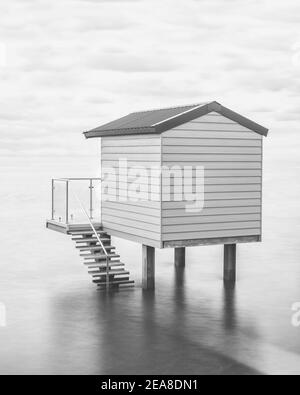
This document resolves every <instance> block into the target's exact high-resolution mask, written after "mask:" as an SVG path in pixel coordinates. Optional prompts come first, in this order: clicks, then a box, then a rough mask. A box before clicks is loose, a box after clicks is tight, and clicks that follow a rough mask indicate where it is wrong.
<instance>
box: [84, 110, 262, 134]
mask: <svg viewBox="0 0 300 395" xmlns="http://www.w3.org/2000/svg"><path fill="white" fill-rule="evenodd" d="M212 111H216V112H218V113H220V114H222V115H224V116H225V117H227V118H229V119H232V120H234V121H235V122H237V123H239V124H241V125H243V126H245V127H247V128H249V129H251V130H253V131H255V132H257V133H259V134H262V135H265V136H266V135H267V134H268V129H266V128H264V127H263V126H261V125H258V124H257V123H255V122H253V121H251V120H249V119H247V118H245V117H243V116H242V115H239V114H237V113H235V112H233V111H231V110H229V109H228V108H226V107H223V106H222V105H221V104H219V103H217V102H208V103H200V104H193V105H189V106H180V107H171V108H162V109H158V110H150V111H141V112H134V113H131V114H129V115H126V116H125V117H122V118H119V119H117V120H115V121H112V122H109V123H106V124H105V125H102V126H99V127H97V128H95V129H92V130H89V131H88V132H84V134H85V136H86V137H87V138H93V137H104V136H121V135H131V134H151V133H152V134H153V133H163V132H164V131H166V130H170V129H172V128H174V127H176V126H179V125H182V124H184V123H186V122H189V121H191V120H193V119H196V118H198V117H201V116H204V115H206V114H208V113H209V112H212Z"/></svg>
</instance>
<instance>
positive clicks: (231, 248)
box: [224, 244, 236, 283]
mask: <svg viewBox="0 0 300 395" xmlns="http://www.w3.org/2000/svg"><path fill="white" fill-rule="evenodd" d="M224 281H225V282H227V283H228V282H230V283H235V281H236V244H225V245H224Z"/></svg>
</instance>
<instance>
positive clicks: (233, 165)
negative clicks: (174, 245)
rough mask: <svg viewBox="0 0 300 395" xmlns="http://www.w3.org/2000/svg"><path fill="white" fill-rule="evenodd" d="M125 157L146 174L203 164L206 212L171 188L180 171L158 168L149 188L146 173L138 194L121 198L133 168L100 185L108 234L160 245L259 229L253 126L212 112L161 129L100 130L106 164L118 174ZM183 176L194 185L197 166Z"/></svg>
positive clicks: (257, 145)
mask: <svg viewBox="0 0 300 395" xmlns="http://www.w3.org/2000/svg"><path fill="white" fill-rule="evenodd" d="M120 159H126V161H127V164H128V166H129V167H134V168H135V169H141V170H142V169H147V170H148V174H149V171H150V169H153V168H159V167H160V166H161V165H163V166H167V167H168V168H172V167H174V166H180V167H184V166H189V167H193V168H196V167H197V166H203V167H204V178H203V180H202V181H203V183H204V191H205V195H204V196H205V197H204V199H205V203H204V209H203V210H202V211H200V212H196V213H194V212H189V211H187V210H186V207H187V204H188V205H190V204H191V202H187V201H186V200H185V198H184V197H183V198H182V199H180V200H179V201H177V200H176V198H175V196H174V193H173V192H174V190H173V188H174V185H178V183H179V180H181V178H179V179H178V176H177V175H176V174H175V176H174V177H173V178H172V179H171V180H169V178H168V177H169V174H168V173H169V172H168V171H167V170H163V171H162V174H161V176H160V175H159V173H157V174H155V173H153V175H152V180H151V188H150V186H149V180H148V178H147V176H142V177H140V178H139V184H140V187H141V192H140V193H139V198H138V199H137V200H135V201H133V200H131V199H127V200H126V201H120V200H117V201H115V199H114V197H115V196H116V195H117V196H118V195H119V194H121V195H122V194H124V193H127V192H126V191H128V189H129V191H130V190H131V187H132V182H133V181H134V179H135V178H134V176H132V177H131V176H130V177H129V178H128V181H127V182H126V183H124V182H123V183H121V184H118V185H110V188H109V190H106V193H105V194H104V190H103V191H102V194H103V196H104V195H105V197H106V199H102V222H103V226H104V229H105V230H106V231H108V232H109V233H110V234H112V235H115V236H119V237H123V238H125V239H128V240H132V241H136V242H139V243H144V244H147V245H150V246H153V247H157V248H160V247H162V246H163V243H164V242H167V243H169V242H176V241H182V242H185V241H186V242H187V243H188V242H189V241H191V240H199V239H210V238H211V239H216V238H223V237H243V236H245V237H246V236H260V235H261V211H262V207H261V206H262V136H261V135H259V134H257V133H255V132H253V131H251V130H250V129H247V128H245V127H243V126H241V125H239V124H238V123H236V122H233V121H232V120H230V119H227V118H225V117H224V116H222V115H219V114H217V113H211V114H208V115H205V116H203V117H201V118H198V119H196V120H194V121H191V122H188V123H186V124H184V125H181V126H178V127H176V128H174V129H171V130H169V131H166V132H164V133H162V134H161V135H131V136H118V137H104V138H102V148H101V164H102V169H104V168H112V169H113V170H114V172H115V174H116V176H118V175H119V172H120V169H119V160H120ZM102 178H103V174H102ZM181 181H182V180H181ZM181 181H180V182H181ZM184 183H185V184H184V185H186V186H189V187H190V188H192V192H195V187H196V178H195V172H194V173H191V174H189V175H188V176H187V177H186V178H185V180H184ZM169 185H170V186H171V193H170V188H169ZM107 199H108V200H107Z"/></svg>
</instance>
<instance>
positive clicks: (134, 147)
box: [101, 135, 161, 247]
mask: <svg viewBox="0 0 300 395" xmlns="http://www.w3.org/2000/svg"><path fill="white" fill-rule="evenodd" d="M119 159H126V160H127V164H128V167H135V168H136V169H146V170H147V172H148V174H152V178H151V183H152V184H153V185H155V187H156V199H155V200H154V199H153V196H152V195H149V194H147V193H142V194H139V196H138V199H137V200H136V201H134V200H132V199H125V200H124V201H123V200H120V199H119V196H120V194H122V193H124V191H127V190H129V191H130V190H132V189H133V188H132V182H133V181H135V175H134V174H133V175H132V174H131V177H129V178H128V179H127V182H123V180H122V182H121V183H119V182H117V184H114V182H105V183H103V188H102V193H103V195H102V224H103V227H104V229H106V230H107V231H108V232H111V234H114V235H121V236H122V237H125V238H127V239H128V240H132V241H136V242H141V240H143V239H144V240H145V243H146V244H148V245H152V246H155V247H160V245H161V202H160V194H161V191H160V189H161V187H160V184H161V177H160V174H159V173H157V174H153V173H151V170H152V168H155V167H156V168H157V167H160V164H161V136H159V135H155V136H153V135H146V136H122V137H117V138H110V137H105V138H102V144H101V165H102V178H105V174H104V173H105V168H111V169H112V170H113V171H114V174H115V175H116V178H117V179H118V176H119V172H120V169H119ZM141 181H142V182H141V185H144V186H143V188H144V189H143V190H144V191H145V188H146V190H147V184H148V182H147V177H145V176H144V177H143V178H142V179H141ZM105 185H106V187H105ZM130 186H131V187H130ZM104 192H105V193H104ZM151 198H152V199H151Z"/></svg>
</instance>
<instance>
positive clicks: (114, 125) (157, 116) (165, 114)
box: [93, 103, 207, 131]
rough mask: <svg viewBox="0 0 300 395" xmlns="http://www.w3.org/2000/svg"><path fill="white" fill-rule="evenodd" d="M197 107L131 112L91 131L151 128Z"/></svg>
mask: <svg viewBox="0 0 300 395" xmlns="http://www.w3.org/2000/svg"><path fill="white" fill-rule="evenodd" d="M205 104H207V103H203V104H202V105H205ZM199 106H200V104H194V105H190V106H183V107H172V108H161V109H158V110H150V111H140V112H133V113H131V114H129V115H126V116H125V117H122V118H119V119H116V120H115V121H112V122H109V123H106V124H105V125H102V126H99V127H98V128H96V129H93V131H103V130H115V129H135V128H145V127H151V126H153V125H155V124H157V123H159V122H162V121H164V120H166V119H169V118H172V117H174V116H176V115H179V114H182V113H184V112H186V111H189V110H192V109H193V108H196V107H199Z"/></svg>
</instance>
